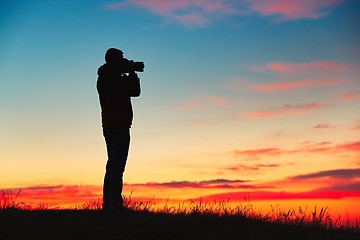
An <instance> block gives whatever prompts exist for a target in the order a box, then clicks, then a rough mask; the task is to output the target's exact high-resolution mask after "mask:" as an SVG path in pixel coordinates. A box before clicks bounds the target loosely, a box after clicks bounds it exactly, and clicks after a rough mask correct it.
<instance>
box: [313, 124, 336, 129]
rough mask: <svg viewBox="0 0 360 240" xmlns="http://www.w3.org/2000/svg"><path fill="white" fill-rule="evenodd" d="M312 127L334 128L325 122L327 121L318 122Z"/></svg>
mask: <svg viewBox="0 0 360 240" xmlns="http://www.w3.org/2000/svg"><path fill="white" fill-rule="evenodd" d="M313 128H315V129H329V128H334V126H332V125H330V124H327V123H319V124H317V125H315V126H314V127H313Z"/></svg>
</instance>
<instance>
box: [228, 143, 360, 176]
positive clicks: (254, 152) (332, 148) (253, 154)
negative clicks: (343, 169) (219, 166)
mask: <svg viewBox="0 0 360 240" xmlns="http://www.w3.org/2000/svg"><path fill="white" fill-rule="evenodd" d="M232 153H233V154H234V156H235V157H245V158H251V159H252V158H254V159H259V158H263V157H267V158H268V157H272V156H280V155H290V154H309V153H315V154H317V153H327V154H331V155H334V154H339V153H352V154H357V153H360V141H353V142H344V143H338V144H334V143H332V142H308V141H306V142H303V143H302V144H300V145H299V146H297V147H295V148H293V149H282V148H277V147H271V148H257V149H245V150H244V149H241V150H239V149H237V150H234V151H233V152H232ZM245 167H246V166H243V165H239V168H238V169H239V170H240V169H245ZM253 167H259V168H263V167H279V166H278V165H272V164H270V165H255V166H253ZM227 170H234V171H235V170H236V168H235V167H234V168H233V167H230V168H227ZM248 170H251V169H250V168H249V169H248ZM252 170H254V169H252Z"/></svg>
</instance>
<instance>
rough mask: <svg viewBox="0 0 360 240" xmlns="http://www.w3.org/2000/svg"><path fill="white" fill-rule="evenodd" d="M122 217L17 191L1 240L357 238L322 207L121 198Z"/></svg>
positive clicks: (1, 208) (1, 210)
mask: <svg viewBox="0 0 360 240" xmlns="http://www.w3.org/2000/svg"><path fill="white" fill-rule="evenodd" d="M125 205H126V207H127V208H128V209H129V212H127V213H126V214H119V213H110V214H109V213H108V214H105V213H103V212H102V211H101V210H100V209H101V204H100V202H99V201H91V202H87V203H85V204H83V205H81V206H76V207H75V208H74V209H59V208H51V207H49V206H45V205H43V204H42V205H38V206H30V205H28V204H25V203H24V202H22V201H21V198H20V193H17V194H11V193H4V192H3V194H2V198H1V201H0V236H1V238H2V239H25V238H26V239H33V238H34V239H245V240H258V239H261V240H267V239H291V240H296V239H299V240H300V239H301V240H311V239H314V240H319V239H320V240H321V239H324V240H332V239H344V240H352V239H354V240H355V239H357V240H358V239H360V228H359V223H350V222H341V221H340V219H337V220H335V221H334V220H332V219H331V217H330V216H329V214H328V213H327V209H326V208H322V209H320V210H317V209H314V211H312V212H310V213H306V212H305V211H303V210H302V209H300V208H299V209H298V210H294V209H292V210H289V211H287V212H283V211H280V210H279V209H278V208H277V207H274V208H273V209H272V211H271V212H270V213H267V214H261V213H258V212H256V211H255V210H254V209H253V208H252V206H251V204H245V205H239V206H237V207H234V208H231V207H230V206H229V205H228V203H227V202H215V201H214V202H212V203H203V202H201V201H200V202H197V203H195V202H190V203H189V204H185V203H182V204H178V205H175V204H170V203H167V204H165V205H163V206H157V205H156V203H155V202H153V201H149V202H142V201H137V200H136V199H132V198H131V197H127V198H125Z"/></svg>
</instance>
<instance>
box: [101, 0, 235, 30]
mask: <svg viewBox="0 0 360 240" xmlns="http://www.w3.org/2000/svg"><path fill="white" fill-rule="evenodd" d="M129 7H135V8H140V9H144V10H146V11H148V12H151V13H154V14H157V15H160V16H162V17H164V18H165V19H166V21H168V22H177V23H179V24H181V25H185V26H191V25H192V26H194V25H195V26H204V25H207V24H209V23H210V22H212V21H213V20H214V18H217V17H221V16H224V15H234V14H239V10H238V9H237V8H236V6H235V5H234V2H233V1H227V0H196V1H194V0H182V1H177V0H168V1H164V0H125V1H122V2H118V3H111V4H107V5H106V8H107V9H124V8H129Z"/></svg>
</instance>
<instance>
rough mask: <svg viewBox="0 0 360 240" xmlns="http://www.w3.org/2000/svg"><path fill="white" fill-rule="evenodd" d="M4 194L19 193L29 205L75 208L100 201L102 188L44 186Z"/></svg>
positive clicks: (90, 186) (92, 186)
mask: <svg viewBox="0 0 360 240" xmlns="http://www.w3.org/2000/svg"><path fill="white" fill-rule="evenodd" d="M3 191H4V192H12V193H15V192H16V193H17V192H19V198H21V201H23V202H25V203H27V204H34V203H35V204H48V205H50V206H61V207H75V206H76V205H81V204H84V203H86V202H89V201H94V200H97V199H99V197H100V196H101V194H102V187H101V186H94V185H43V186H28V187H23V188H21V189H20V190H19V189H4V190H3Z"/></svg>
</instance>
